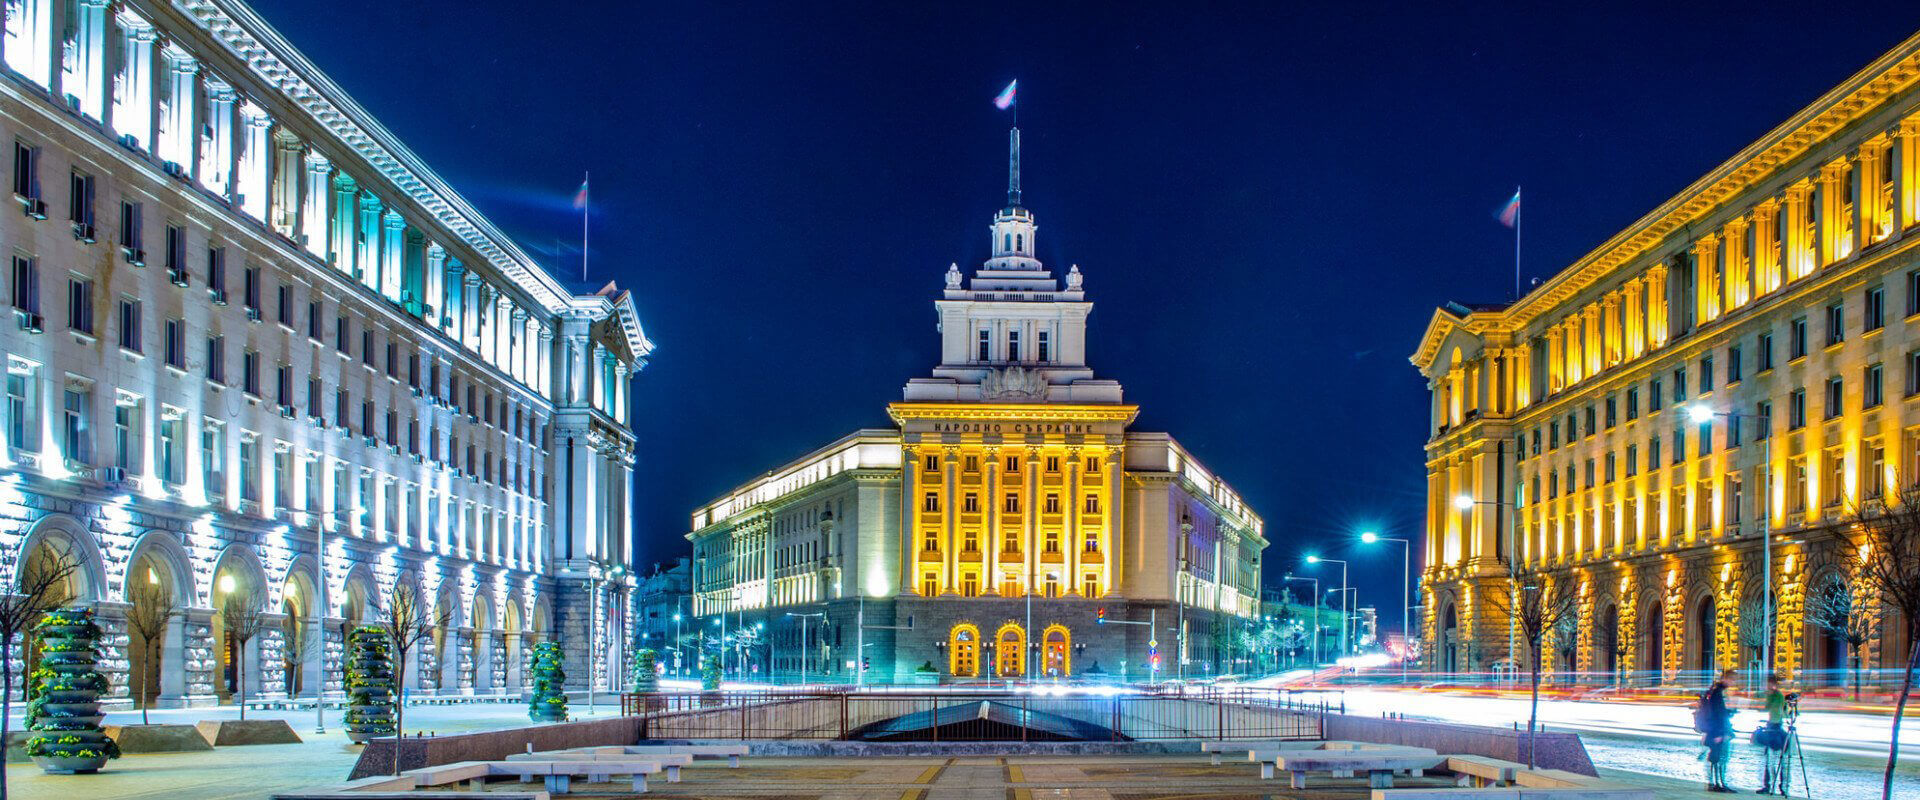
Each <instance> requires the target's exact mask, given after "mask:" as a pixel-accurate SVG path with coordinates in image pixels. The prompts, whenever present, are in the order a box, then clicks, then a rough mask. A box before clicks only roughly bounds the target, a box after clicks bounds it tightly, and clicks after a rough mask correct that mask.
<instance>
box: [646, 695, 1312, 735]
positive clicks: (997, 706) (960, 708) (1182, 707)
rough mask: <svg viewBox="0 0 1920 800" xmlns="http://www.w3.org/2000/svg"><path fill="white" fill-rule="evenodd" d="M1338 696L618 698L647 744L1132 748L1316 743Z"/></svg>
mask: <svg viewBox="0 0 1920 800" xmlns="http://www.w3.org/2000/svg"><path fill="white" fill-rule="evenodd" d="M1337 703H1338V695H1337V694H1336V695H1329V694H1327V693H1322V692H1310V693H1296V692H1286V691H1272V690H1241V691H1224V692H1206V693H1187V694H1120V695H1114V696H1103V695H1097V694H1047V693H1018V692H1004V691H971V692H970V691H944V692H928V691H920V692H846V691H841V692H820V691H804V692H802V691H780V690H759V691H738V692H726V691H716V692H698V693H675V692H665V693H657V694H632V693H630V694H626V695H622V697H621V704H620V705H621V712H622V713H623V714H629V715H643V716H645V717H646V720H645V722H644V723H643V735H644V736H646V737H648V738H655V739H818V740H827V739H867V740H879V741H1096V740H1097V741H1133V740H1156V739H1202V738H1204V739H1250V738H1259V739H1317V738H1321V736H1322V733H1323V731H1324V726H1325V716H1326V714H1328V713H1330V712H1337V711H1339V710H1340V708H1339V707H1338V705H1337Z"/></svg>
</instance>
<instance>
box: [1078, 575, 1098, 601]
mask: <svg viewBox="0 0 1920 800" xmlns="http://www.w3.org/2000/svg"><path fill="white" fill-rule="evenodd" d="M1080 594H1081V596H1083V597H1099V596H1100V581H1099V579H1098V578H1095V577H1094V576H1093V575H1088V576H1086V577H1085V578H1084V579H1082V581H1081V583H1080Z"/></svg>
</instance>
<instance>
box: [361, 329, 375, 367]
mask: <svg viewBox="0 0 1920 800" xmlns="http://www.w3.org/2000/svg"><path fill="white" fill-rule="evenodd" d="M360 361H361V363H364V364H366V365H367V366H369V367H371V366H373V363H374V362H373V331H372V330H371V329H368V330H363V331H361V332H360Z"/></svg>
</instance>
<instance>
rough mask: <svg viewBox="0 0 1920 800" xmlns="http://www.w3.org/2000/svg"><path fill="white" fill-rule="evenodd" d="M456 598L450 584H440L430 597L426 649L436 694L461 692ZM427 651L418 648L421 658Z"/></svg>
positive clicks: (457, 602)
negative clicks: (429, 630) (434, 594)
mask: <svg viewBox="0 0 1920 800" xmlns="http://www.w3.org/2000/svg"><path fill="white" fill-rule="evenodd" d="M464 621H465V620H463V619H462V618H461V615H460V598H459V596H458V595H456V594H455V593H454V589H453V587H452V586H446V585H443V586H441V587H440V594H439V595H437V596H436V597H435V598H434V601H433V611H432V612H431V615H430V616H429V617H428V618H427V622H428V623H430V624H432V625H433V630H432V631H431V632H430V634H429V640H430V642H431V645H430V647H431V650H430V652H431V653H432V654H433V659H434V661H433V663H434V668H433V683H434V687H435V690H436V693H437V694H461V693H462V692H461V686H460V639H461V633H460V628H461V623H462V622H464ZM428 652H429V651H428V650H422V652H421V654H420V655H421V661H422V662H424V661H425V660H426V655H427V653H428Z"/></svg>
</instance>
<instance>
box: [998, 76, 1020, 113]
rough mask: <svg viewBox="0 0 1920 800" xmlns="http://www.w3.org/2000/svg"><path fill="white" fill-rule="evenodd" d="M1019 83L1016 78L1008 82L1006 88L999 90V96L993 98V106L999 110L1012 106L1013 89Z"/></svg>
mask: <svg viewBox="0 0 1920 800" xmlns="http://www.w3.org/2000/svg"><path fill="white" fill-rule="evenodd" d="M1019 85H1020V81H1019V79H1017V78H1016V79H1014V80H1013V81H1011V82H1009V83H1008V84H1007V88H1005V89H1002V90H1000V96H999V97H995V98H993V107H994V108H997V109H1000V110H1001V111H1005V110H1007V109H1009V108H1012V107H1013V90H1014V87H1017V86H1019Z"/></svg>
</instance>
